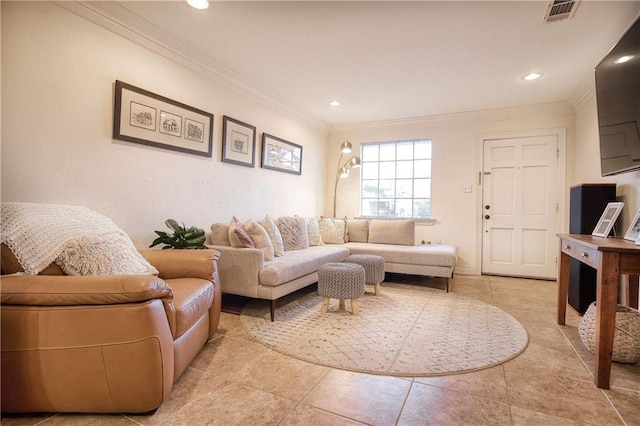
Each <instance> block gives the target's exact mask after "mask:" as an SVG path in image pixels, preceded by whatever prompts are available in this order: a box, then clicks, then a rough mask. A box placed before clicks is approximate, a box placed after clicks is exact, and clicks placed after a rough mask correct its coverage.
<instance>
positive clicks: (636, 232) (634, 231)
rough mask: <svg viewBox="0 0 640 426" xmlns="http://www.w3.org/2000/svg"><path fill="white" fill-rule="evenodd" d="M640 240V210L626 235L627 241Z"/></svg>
mask: <svg viewBox="0 0 640 426" xmlns="http://www.w3.org/2000/svg"><path fill="white" fill-rule="evenodd" d="M639 238H640V210H638V211H637V212H636V215H635V216H634V217H633V219H632V220H631V224H630V225H629V228H627V232H626V233H625V234H624V239H625V240H631V241H635V242H637V241H638V239H639Z"/></svg>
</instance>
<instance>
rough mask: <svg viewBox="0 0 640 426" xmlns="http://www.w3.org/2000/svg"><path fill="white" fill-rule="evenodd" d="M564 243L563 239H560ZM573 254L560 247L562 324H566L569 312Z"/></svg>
mask: <svg viewBox="0 0 640 426" xmlns="http://www.w3.org/2000/svg"><path fill="white" fill-rule="evenodd" d="M560 243H561V244H562V241H560ZM570 260H571V256H569V255H568V254H565V253H564V252H563V251H562V247H560V263H559V265H558V317H557V322H558V324H560V325H564V324H565V318H566V314H567V298H568V297H569V265H570Z"/></svg>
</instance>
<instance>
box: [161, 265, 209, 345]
mask: <svg viewBox="0 0 640 426" xmlns="http://www.w3.org/2000/svg"><path fill="white" fill-rule="evenodd" d="M166 281H167V284H169V286H170V287H171V289H172V290H173V307H174V314H175V324H176V332H175V336H173V338H174V340H175V339H177V338H178V337H180V336H182V335H183V334H184V333H186V332H187V331H188V330H189V329H190V328H191V326H192V325H194V324H195V323H196V322H197V321H198V320H199V319H200V318H202V316H203V315H205V314H206V313H207V311H208V310H209V308H210V307H211V304H212V303H213V297H214V288H213V284H212V283H211V282H210V281H207V280H204V279H197V278H174V279H169V280H166Z"/></svg>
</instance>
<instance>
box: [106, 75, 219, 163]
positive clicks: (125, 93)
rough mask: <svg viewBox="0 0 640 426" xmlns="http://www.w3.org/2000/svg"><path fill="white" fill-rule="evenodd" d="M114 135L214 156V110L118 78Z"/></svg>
mask: <svg viewBox="0 0 640 426" xmlns="http://www.w3.org/2000/svg"><path fill="white" fill-rule="evenodd" d="M113 138H114V139H119V140H123V141H127V142H135V143H140V144H143V145H149V146H155V147H158V148H165V149H171V150H174V151H180V152H186V153H189V154H195V155H202V156H204V157H211V156H212V150H211V148H212V141H213V114H210V113H208V112H205V111H202V110H199V109H197V108H193V107H190V106H188V105H185V104H182V103H180V102H177V101H173V100H171V99H168V98H165V97H164V96H160V95H156V94H155V93H151V92H149V91H146V90H144V89H140V88H138V87H135V86H132V85H130V84H127V83H123V82H122V81H119V80H116V96H115V111H114V119H113Z"/></svg>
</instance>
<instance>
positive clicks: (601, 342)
mask: <svg viewBox="0 0 640 426" xmlns="http://www.w3.org/2000/svg"><path fill="white" fill-rule="evenodd" d="M619 279H620V255H619V254H618V253H612V252H602V258H601V260H600V267H599V268H598V283H597V286H598V288H597V293H596V365H595V367H596V371H595V383H596V386H598V387H599V388H602V389H609V383H610V379H611V355H612V352H613V335H614V331H615V324H616V306H617V303H618V280H619Z"/></svg>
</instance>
